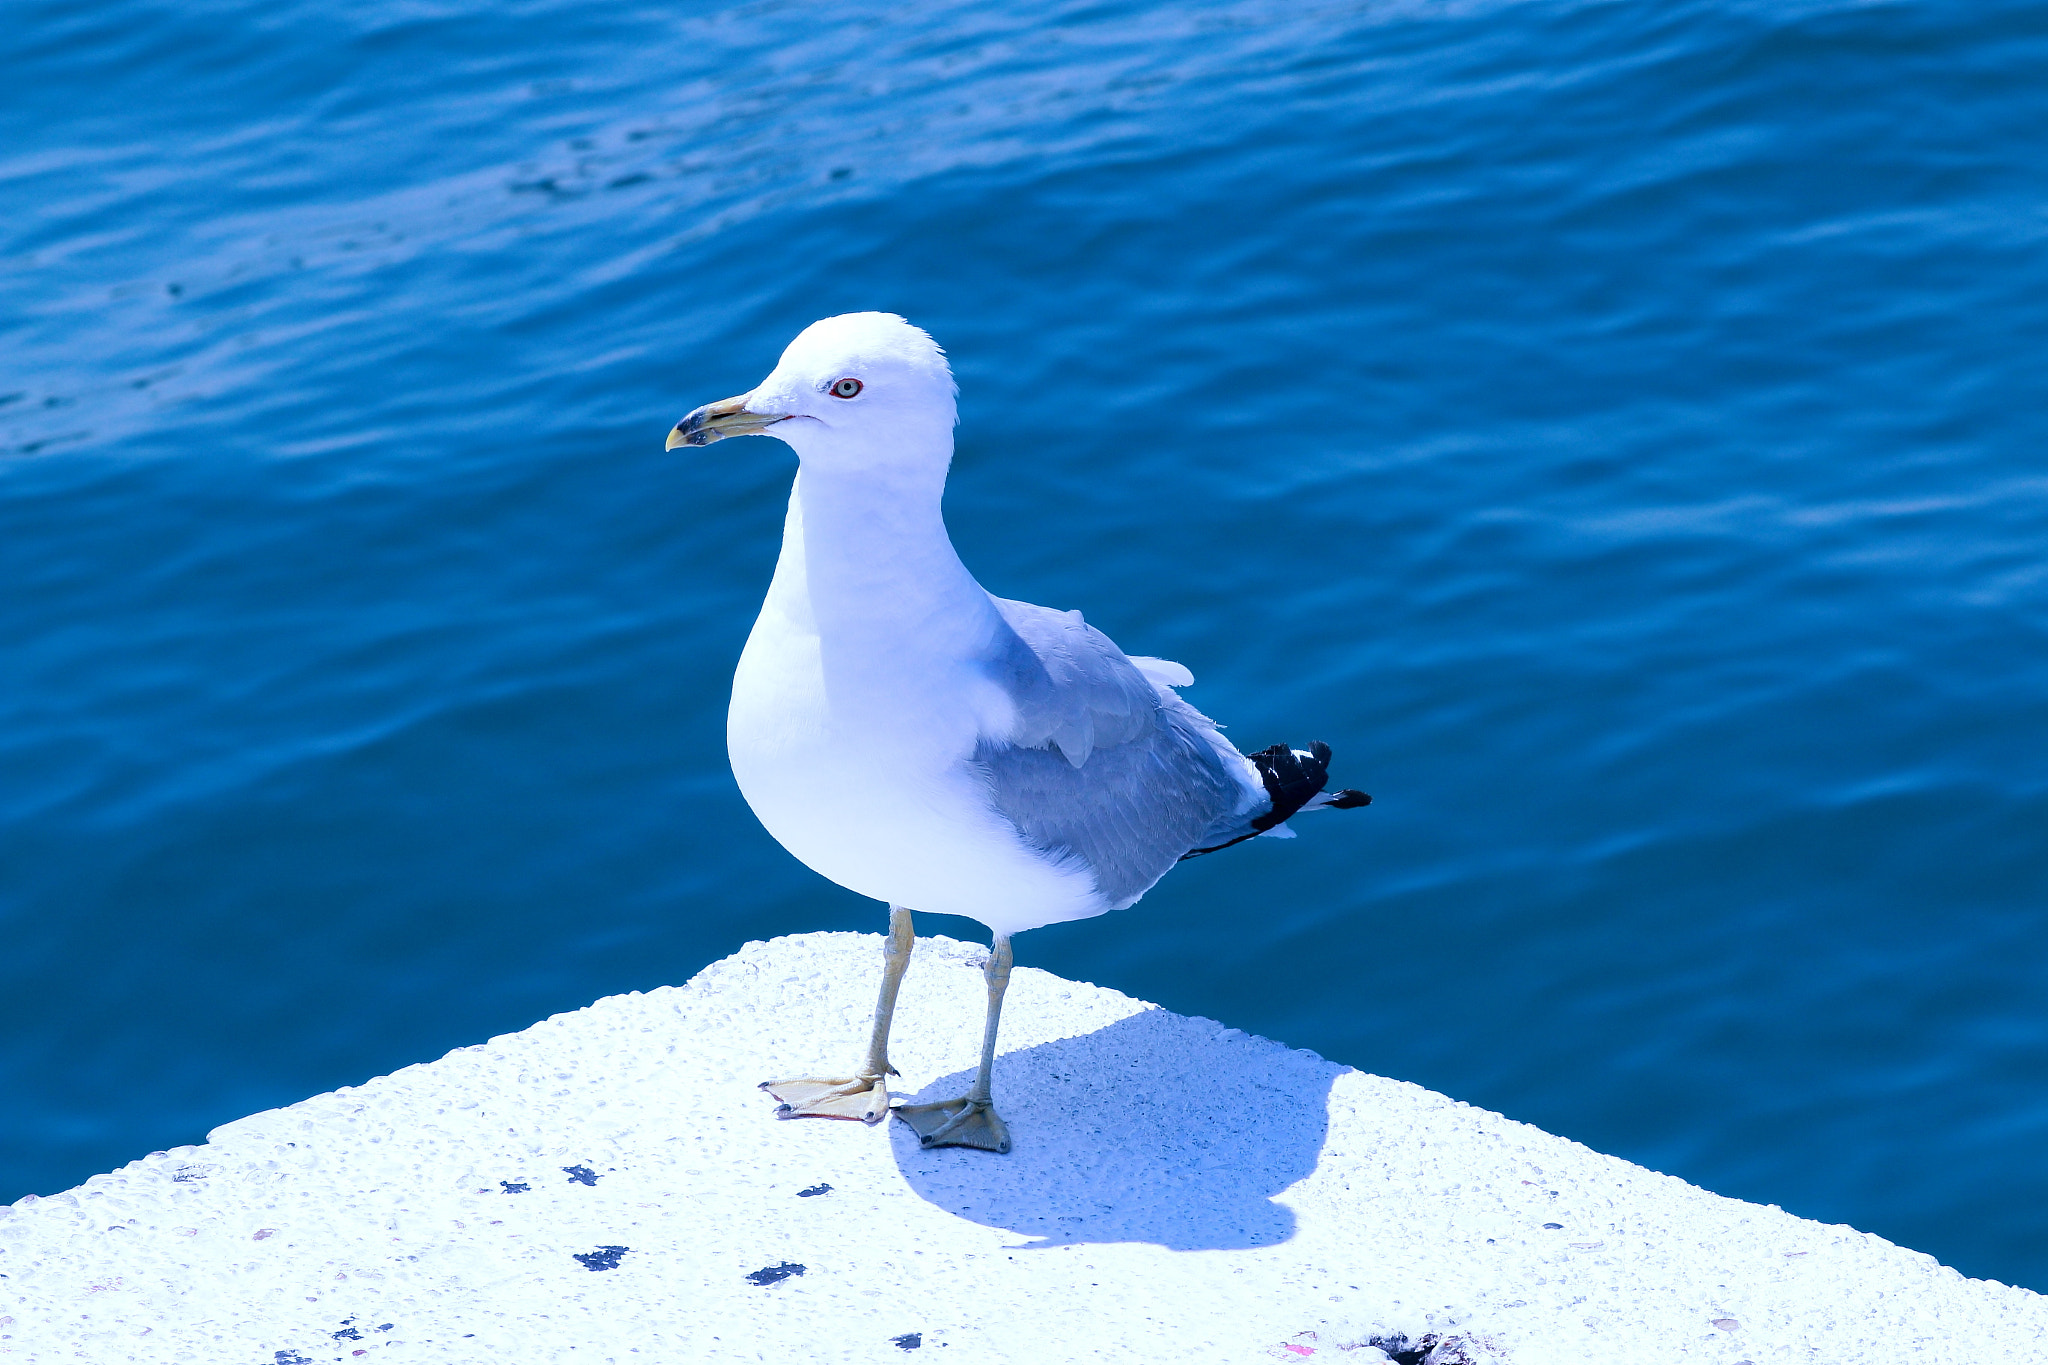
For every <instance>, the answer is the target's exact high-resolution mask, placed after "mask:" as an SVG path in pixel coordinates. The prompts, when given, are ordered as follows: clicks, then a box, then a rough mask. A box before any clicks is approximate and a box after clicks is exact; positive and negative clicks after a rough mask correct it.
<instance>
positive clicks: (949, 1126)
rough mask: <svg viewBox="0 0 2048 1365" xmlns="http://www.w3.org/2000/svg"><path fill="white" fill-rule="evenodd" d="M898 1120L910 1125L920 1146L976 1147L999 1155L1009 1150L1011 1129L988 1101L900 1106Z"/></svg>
mask: <svg viewBox="0 0 2048 1365" xmlns="http://www.w3.org/2000/svg"><path fill="white" fill-rule="evenodd" d="M896 1117H897V1118H899V1119H902V1120H903V1121H904V1122H905V1123H907V1124H909V1125H910V1127H911V1129H912V1131H914V1132H915V1133H916V1134H917V1141H918V1145H919V1146H921V1147H973V1148H976V1149H977V1150H979V1151H984V1152H995V1153H997V1154H999V1155H1000V1154H1005V1153H1007V1152H1008V1151H1009V1150H1010V1129H1009V1126H1008V1125H1007V1124H1005V1123H1004V1122H1003V1120H1002V1116H1001V1115H1000V1114H998V1113H996V1108H995V1106H994V1105H993V1104H991V1103H989V1101H987V1100H976V1099H971V1098H963V1099H957V1100H940V1101H939V1102H938V1103H936V1104H899V1105H898V1106H896Z"/></svg>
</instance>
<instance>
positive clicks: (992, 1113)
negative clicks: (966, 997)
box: [896, 934, 1010, 1153]
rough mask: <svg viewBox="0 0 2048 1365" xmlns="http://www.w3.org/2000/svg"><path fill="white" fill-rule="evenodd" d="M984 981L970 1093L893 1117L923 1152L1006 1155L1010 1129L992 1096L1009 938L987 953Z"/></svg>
mask: <svg viewBox="0 0 2048 1365" xmlns="http://www.w3.org/2000/svg"><path fill="white" fill-rule="evenodd" d="M982 974H983V976H985V977H986V978H987V980H988V1022H987V1024H986V1025H984V1026H983V1028H982V1033H981V1070H980V1071H979V1072H977V1073H976V1074H975V1077H974V1088H973V1089H972V1090H969V1091H968V1092H967V1094H966V1096H965V1097H963V1098H961V1099H957V1100H940V1101H939V1102H938V1103H936V1104H900V1105H898V1106H896V1117H898V1118H900V1119H902V1120H903V1121H904V1122H905V1123H907V1124H909V1125H910V1126H911V1128H912V1129H913V1130H914V1131H915V1132H916V1133H917V1140H918V1144H919V1145H920V1146H923V1147H975V1148H979V1149H980V1150H981V1151H984V1152H997V1153H1003V1152H1008V1151H1009V1150H1010V1130H1009V1127H1008V1126H1007V1125H1006V1124H1004V1122H1003V1120H1002V1117H1001V1115H999V1114H997V1113H996V1107H995V1102H994V1100H993V1099H992V1098H991V1091H992V1089H993V1086H994V1081H995V1075H994V1073H995V1067H996V1027H997V1025H998V1024H1000V1023H1001V1022H1002V1018H1003V992H1004V991H1005V990H1006V989H1008V987H1009V984H1010V936H1009V935H1008V934H997V935H996V941H995V945H994V947H992V948H991V949H990V950H989V955H988V966H986V967H985V968H983V969H982Z"/></svg>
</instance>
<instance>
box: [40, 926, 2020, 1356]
mask: <svg viewBox="0 0 2048 1365" xmlns="http://www.w3.org/2000/svg"><path fill="white" fill-rule="evenodd" d="M978 956H979V950H977V949H976V948H974V947H973V946H972V945H968V944H963V943H957V942H953V941H951V940H946V939H936V940H934V939H926V940H922V941H920V943H919V944H918V954H917V958H916V960H915V962H914V963H913V965H912V967H911V971H910V975H909V977H908V979H907V982H906V984H905V988H904V995H903V1003H902V1006H901V1008H900V1010H899V1013H898V1016H897V1037H898V1045H897V1046H896V1048H895V1049H894V1053H895V1060H896V1063H897V1065H898V1066H900V1067H901V1068H902V1069H903V1072H904V1078H905V1081H906V1083H907V1085H908V1086H909V1087H916V1088H917V1091H918V1094H920V1095H921V1096H924V1097H927V1098H939V1097H942V1096H946V1095H951V1094H957V1093H959V1092H960V1091H961V1090H962V1089H963V1088H964V1086H965V1083H966V1080H967V1077H968V1069H969V1067H970V1065H971V1063H972V1061H973V1058H974V1056H975V1055H976V1051H977V1049H978V1046H979V1030H980V1024H981V1000H982V988H981V978H980V975H979V973H978V972H977V971H976V970H975V969H974V965H975V963H976V961H977V960H978ZM879 961H880V952H879V940H878V939H876V938H874V937H869V936H864V935H856V934H809V935H804V936H801V937H796V938H786V939H778V940H776V941H775V942H773V943H753V944H749V945H747V947H746V948H745V949H744V950H743V951H741V952H740V953H738V954H736V955H735V956H733V957H731V958H728V959H726V960H725V961H723V962H720V963H718V964H716V965H715V966H713V967H711V968H709V969H708V970H706V971H705V972H704V973H702V974H701V975H699V976H698V977H696V978H695V979H694V980H692V981H691V982H690V983H689V984H687V985H685V986H681V987H677V988H674V989H665V990H659V991H655V992H653V993H651V994H648V995H630V996H617V997H613V998H611V999H606V1000H600V1001H598V1002H597V1003H596V1004H594V1005H592V1006H591V1007H590V1008H588V1009H584V1010H578V1011H577V1012H575V1013H573V1014H566V1015H561V1016H558V1017H557V1018H554V1019H550V1020H548V1021H547V1022H545V1023H542V1024H537V1025H535V1026H534V1027H533V1028H530V1029H528V1030H526V1031H525V1032H523V1033H518V1034H513V1035H511V1036H508V1037H503V1038H497V1039H493V1040H492V1041H491V1042H489V1043H487V1044H483V1045H481V1046H478V1047H473V1048H464V1049H461V1050H459V1051H456V1052H453V1053H450V1054H449V1055H448V1056H447V1057H445V1058H443V1059H442V1060H440V1061H438V1062H434V1063H430V1064H427V1065H422V1066H413V1067H408V1068H406V1069H405V1070H403V1071H400V1072H398V1073H396V1074H395V1075H391V1076H386V1077H382V1078H380V1079H378V1080H374V1081H371V1082H370V1083H369V1084H367V1085H363V1086H359V1087H356V1088H353V1089H345V1090H341V1091H337V1092H335V1093H334V1094H331V1095H321V1096H318V1097H316V1098H314V1099H310V1100H307V1101H305V1102H304V1103H302V1104H295V1105H293V1106H291V1107H290V1108H288V1109H279V1110H274V1111H272V1112H270V1113H265V1114H257V1115H255V1116H253V1117H251V1118H247V1119H243V1120H240V1121H239V1122H236V1123H231V1124H228V1125H226V1126H225V1127H223V1128H220V1129H218V1130H216V1131H215V1132H214V1133H213V1134H212V1135H211V1140H210V1141H209V1142H208V1143H207V1145H205V1146H203V1147H189V1148H183V1149H181V1150H179V1151H176V1152H168V1153H156V1154H154V1155H152V1156H150V1157H148V1158H147V1159H145V1160H142V1161H138V1162H135V1163H133V1164H131V1165H129V1166H127V1167H125V1168H123V1169H122V1170H119V1171H116V1172H114V1173H113V1174H111V1175H103V1176H96V1177H94V1178H93V1179H92V1180H89V1181H87V1182H86V1183H85V1184H84V1185H82V1186H80V1187H79V1188H78V1189H76V1190H73V1191H71V1192H69V1193H66V1194H61V1195H57V1196H54V1197H52V1198H47V1199H41V1200H32V1199H24V1200H22V1201H21V1202H20V1203H18V1204H16V1205H14V1206H13V1207H12V1208H11V1209H9V1210H5V1211H0V1275H4V1276H5V1277H6V1278H5V1279H4V1280H0V1358H5V1359H16V1358H25V1359H27V1360H31V1361H46V1360H47V1361H72V1360H86V1361H92V1362H109V1363H111V1362H127V1361H153V1362H154V1361H160V1362H164V1363H165V1365H278V1363H279V1362H285V1363H286V1365H293V1363H295V1362H321V1363H322V1365H324V1363H325V1362H329V1361H342V1362H355V1361H363V1362H365V1363H366V1365H376V1362H383V1361H391V1362H404V1361H462V1362H479V1363H480V1365H481V1362H492V1363H493V1365H526V1363H527V1362H531V1363H532V1365H543V1363H546V1365H560V1362H575V1361H585V1362H592V1365H597V1363H599V1362H608V1363H609V1365H638V1363H640V1362H646V1363H647V1365H654V1363H656V1362H660V1363H661V1365H682V1363H683V1362H694V1361H729V1360H730V1361H756V1360H758V1361H806V1362H809V1361H885V1360H900V1359H902V1358H903V1357H904V1355H905V1354H907V1353H909V1352H911V1351H934V1352H936V1353H937V1358H938V1359H941V1360H945V1361H952V1362H959V1363H960V1365H969V1363H971V1362H982V1361H1015V1362H1018V1365H1046V1363H1047V1362H1056V1361H1134V1362H1154V1361H1157V1362H1231V1361H1255V1360H1265V1359H1268V1358H1275V1359H1281V1360H1299V1359H1304V1358H1307V1357H1308V1356H1311V1355H1313V1356H1316V1357H1322V1358H1325V1359H1330V1360H1341V1361H1348V1362H1357V1361H1365V1360H1373V1359H1378V1358H1379V1355H1378V1353H1377V1352H1376V1351H1375V1350H1373V1349H1370V1348H1365V1347H1361V1346H1359V1345H1358V1343H1361V1342H1364V1341H1366V1340H1368V1339H1371V1338H1380V1339H1382V1340H1389V1339H1391V1338H1393V1337H1394V1336H1395V1334H1401V1335H1404V1336H1406V1337H1407V1338H1409V1339H1410V1342H1411V1343H1412V1342H1415V1341H1418V1340H1420V1339H1421V1338H1423V1337H1424V1336H1426V1335H1431V1334H1434V1335H1435V1336H1436V1337H1437V1338H1438V1343H1437V1350H1436V1360H1437V1361H1438V1362H1439V1365H1441V1363H1442V1362H1446V1361H1455V1360H1457V1359H1458V1358H1459V1356H1461V1355H1462V1356H1463V1357H1465V1358H1466V1359H1469V1360H1470V1361H1472V1362H1475V1365H1481V1363H1483V1362H1493V1361H1501V1362H1512V1365H1549V1363H1550V1362H1573V1365H1579V1363H1581V1362H1589V1361H1600V1362H1616V1363H1617V1365H1662V1362H1679V1361H1703V1362H1714V1365H1735V1363H1736V1362H1739V1361H1745V1360H1746V1361H1752V1362H1755V1365H1777V1363H1778V1362H1798V1365H1807V1363H1808V1362H1826V1363H1827V1365H1857V1363H1858V1362H1871V1363H1872V1365H1876V1362H1884V1363H1885V1365H1903V1363H1904V1362H1914V1365H1940V1363H1941V1362H1951V1361H1952V1362H1957V1365H1962V1362H1973V1363H1974V1362H1982V1361H2001V1362H2004V1361H2011V1362H2020V1361H2034V1360H2048V1345H2044V1343H2048V1301H2044V1300H2043V1299H2042V1298H2041V1297H2040V1296H2038V1295H2035V1294H2032V1293H2030V1292H2028V1291H2026V1290H2023V1289H2015V1288H2009V1287H2007V1286H2004V1285H1999V1284H1994V1283H1989V1282H1986V1281H1981V1280H1966V1279H1964V1278H1963V1277H1962V1276H1960V1275H1958V1274H1957V1273H1956V1272H1955V1271H1953V1270H1948V1269H1945V1268H1943V1267H1941V1266H1939V1265H1937V1264H1936V1263H1935V1262H1934V1261H1933V1260H1932V1259H1931V1258H1929V1257H1927V1256H1923V1255H1920V1254H1918V1253H1916V1252H1911V1251H1906V1250H1903V1249H1901V1248H1899V1247H1896V1246H1893V1245H1891V1244H1890V1243H1888V1242H1885V1241H1883V1240H1881V1239H1879V1238H1876V1237H1872V1236H1869V1235H1867V1234H1864V1233H1859V1232H1856V1231H1854V1230H1852V1229H1850V1228H1846V1227H1827V1226H1823V1225H1821V1224H1818V1223H1812V1222H1808V1221H1806V1220H1804V1219H1800V1218H1795V1217H1792V1216H1791V1215H1789V1214H1786V1213H1784V1212H1781V1211H1780V1210H1778V1209H1775V1208H1760V1207H1757V1206H1756V1205H1753V1204H1744V1203H1739V1202H1737V1201H1735V1200H1732V1199H1723V1198H1721V1197H1719V1196H1717V1195H1712V1194H1708V1193H1706V1192H1705V1191H1703V1190H1698V1189H1694V1188H1693V1187H1691V1186H1689V1185H1686V1184H1684V1183H1683V1182H1681V1181H1678V1180H1674V1179H1672V1178H1670V1177H1668V1176H1662V1175H1657V1174H1655V1173H1653V1172H1650V1171H1646V1170H1643V1169H1641V1168H1640V1167H1636V1166H1631V1165H1629V1164H1628V1163H1627V1162H1624V1161H1619V1160H1616V1159H1615V1158H1613V1157H1606V1156H1601V1155H1599V1154H1598V1153H1595V1152H1591V1151H1588V1150H1587V1149H1586V1148H1584V1147H1581V1146H1579V1145H1578V1144H1576V1143H1572V1142H1567V1141H1565V1140H1564V1139H1562V1138H1557V1137H1552V1136H1550V1135H1549V1134H1546V1133H1543V1132H1540V1131H1538V1130H1537V1129H1534V1128H1530V1127H1528V1126H1527V1125H1524V1124H1520V1123H1513V1122H1510V1121H1508V1120H1506V1119H1503V1118H1501V1117H1500V1116H1499V1115H1497V1114H1490V1113H1487V1112H1485V1111H1483V1110H1478V1109H1473V1108H1471V1107H1469V1106H1467V1105H1463V1104H1459V1103H1457V1102H1455V1101H1453V1100H1449V1099H1446V1098H1444V1097H1443V1096H1441V1095H1436V1094H1432V1093H1430V1092H1429V1091H1426V1090H1423V1089H1421V1088H1419V1087H1417V1086H1413V1085H1407V1084H1403V1083H1401V1082H1398V1081H1389V1080H1383V1079H1380V1078H1378V1077H1374V1076H1367V1075H1363V1074H1361V1073H1359V1072H1356V1071H1352V1070H1349V1069H1348V1068H1345V1067H1340V1066H1336V1065H1333V1064H1331V1063H1329V1062H1326V1061H1324V1060H1322V1059H1321V1058H1319V1057H1316V1056H1314V1055H1313V1054H1311V1053H1307V1052H1297V1051H1291V1050H1289V1049H1287V1048H1285V1047H1282V1046H1280V1045H1279V1044H1276V1043H1271V1042H1268V1041H1266V1040H1264V1039H1261V1038H1254V1037H1249V1036H1247V1035H1245V1034H1242V1033H1238V1032H1235V1031H1233V1030H1230V1029H1226V1028H1224V1027H1222V1026H1220V1025H1218V1024H1215V1023H1212V1022H1210V1021H1209V1020H1206V1019H1187V1018H1182V1017H1180V1016H1178V1015H1174V1014H1169V1013H1167V1012H1166V1011H1164V1010H1160V1009H1157V1008H1155V1007H1153V1006H1150V1005H1146V1004H1144V1003H1142V1002H1140V1001H1136V1000H1133V999H1131V998H1129V997H1128V996H1124V995H1120V994H1118V993H1117V992H1115V991H1110V990H1104V989H1101V988H1099V987H1095V986H1088V985H1082V984H1078V983H1075V982H1069V981H1064V980H1061V979H1060V978H1058V977H1055V976H1051V975H1048V974H1047V973H1044V972H1039V971H1033V970H1031V969H1029V968H1020V969H1018V971H1017V973H1016V975H1015V977H1014V979H1013V981H1012V984H1011V987H1010V997H1009V1004H1008V1007H1007V1010H1006V1012H1005V1020H1004V1022H1005V1034H1006V1036H1005V1038H1004V1043H1005V1046H1006V1047H1007V1048H1008V1049H1009V1050H1008V1051H1007V1052H1006V1054H1005V1055H1004V1057H1003V1058H1002V1060H1001V1062H1000V1063H999V1065H998V1068H997V1087H998V1089H997V1094H998V1100H999V1103H1000V1104H1001V1106H1002V1108H1003V1111H1004V1113H1005V1115H1006V1117H1007V1118H1008V1120H1009V1123H1010V1126H1011V1130H1012V1132H1013V1133H1014V1135H1015V1138H1016V1151H1015V1153H1014V1154H1013V1155H1011V1156H1009V1157H995V1156H990V1155H986V1154H983V1153H979V1152H967V1151H958V1150H949V1151H937V1152H921V1151H919V1150H918V1148H917V1146H916V1143H915V1141H914V1139H913V1138H912V1137H911V1135H910V1134H909V1132H908V1131H907V1129H905V1128H904V1126H903V1125H902V1124H900V1123H892V1124H889V1125H887V1126H886V1127H884V1128H881V1129H872V1130H871V1129H867V1128H864V1127H862V1126H860V1125H858V1124H853V1123H834V1122H828V1121H820V1120H805V1121H799V1122H788V1123H782V1122H777V1121H776V1120H775V1119H773V1118H772V1117H771V1116H770V1109H771V1102H770V1101H769V1100H768V1099H767V1098H766V1097H765V1096H763V1095H762V1094H760V1093H759V1092H758V1091H756V1090H755V1089H754V1085H755V1083H756V1082H757V1081H760V1080H762V1079H764V1078H766V1077H768V1076H770V1075H774V1074H777V1073H783V1074H787V1073H794V1072H805V1071H811V1070H822V1071H824V1072H826V1073H828V1074H829V1073H832V1072H838V1071H843V1070H845V1069H846V1068H847V1067H848V1066H850V1065H851V1064H852V1063H853V1062H854V1061H855V1060H856V1058H857V1057H858V1056H859V1055H860V1051H861V1048H862V1046H863V1043H864V1040H865V1033H866V1024H867V1014H868V1010H869V1008H870V1005H871V1003H872V999H873V993H874V984H875V973H876V970H877V968H878V966H879ZM1403 1354H1409V1355H1411V1358H1412V1353H1410V1352H1403ZM918 1358H919V1359H930V1358H931V1357H925V1356H920V1357H918Z"/></svg>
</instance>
